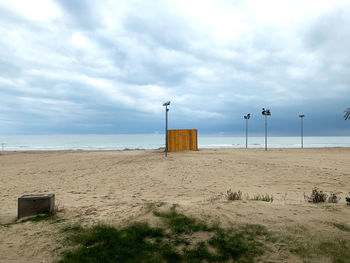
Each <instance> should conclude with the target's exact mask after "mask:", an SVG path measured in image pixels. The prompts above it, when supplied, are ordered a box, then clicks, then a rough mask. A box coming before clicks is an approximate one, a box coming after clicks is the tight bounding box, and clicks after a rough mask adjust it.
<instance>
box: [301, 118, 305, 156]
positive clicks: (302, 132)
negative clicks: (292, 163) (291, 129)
mask: <svg viewBox="0 0 350 263" xmlns="http://www.w3.org/2000/svg"><path fill="white" fill-rule="evenodd" d="M300 119H301V149H303V148H304V127H303V118H300Z"/></svg>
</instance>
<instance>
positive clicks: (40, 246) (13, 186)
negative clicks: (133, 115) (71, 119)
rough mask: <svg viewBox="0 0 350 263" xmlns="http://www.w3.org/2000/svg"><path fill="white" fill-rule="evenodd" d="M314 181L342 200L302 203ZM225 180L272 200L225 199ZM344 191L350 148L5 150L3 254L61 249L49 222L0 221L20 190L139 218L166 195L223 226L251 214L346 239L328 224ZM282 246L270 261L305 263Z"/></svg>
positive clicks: (18, 257) (340, 208)
mask: <svg viewBox="0 0 350 263" xmlns="http://www.w3.org/2000/svg"><path fill="white" fill-rule="evenodd" d="M315 186H317V187H319V189H321V190H323V191H325V192H326V193H328V194H329V193H330V191H334V192H338V193H339V194H338V195H339V196H340V197H341V200H340V201H339V202H338V203H337V204H328V203H327V204H317V205H316V204H311V203H307V202H305V200H304V193H306V194H307V195H310V193H311V190H312V189H313V188H314V187H315ZM228 189H232V190H233V191H238V190H240V191H242V193H243V195H249V196H250V197H252V196H253V195H256V194H266V193H267V194H270V195H273V197H274V200H273V202H272V203H268V202H259V201H247V200H245V201H234V202H228V201H226V200H225V199H224V198H223V196H222V195H220V194H221V193H226V191H227V190H228ZM349 191H350V148H322V149H269V150H268V151H267V152H265V151H264V150H263V149H201V150H199V151H198V152H170V153H169V154H168V157H167V158H166V157H164V153H163V152H162V151H161V150H129V151H93V152H88V151H52V152H4V153H2V154H1V155H0V224H2V226H0V262H27V263H29V262H53V261H55V260H57V256H58V255H59V253H58V252H59V251H60V249H62V242H63V241H62V237H61V235H60V232H59V230H58V229H57V227H55V225H54V224H48V223H37V224H34V223H31V222H26V223H22V224H13V225H4V224H9V223H13V222H15V220H16V216H17V199H18V197H20V196H21V195H24V194H39V193H54V194H55V195H56V204H57V205H58V209H59V212H58V214H57V215H58V217H59V218H63V219H66V221H67V222H83V223H84V224H95V223H99V222H102V223H109V224H115V225H120V224H125V223H126V222H130V221H132V220H138V219H139V218H142V215H143V214H144V211H145V209H146V207H147V205H148V204H150V203H156V202H165V203H168V204H173V203H176V204H179V205H180V207H179V209H181V211H182V212H184V213H185V214H188V215H193V216H196V217H199V218H204V217H205V218H209V219H210V220H213V221H215V220H216V221H219V222H221V223H222V224H223V225H229V224H230V223H254V224H262V225H265V226H266V227H267V228H268V229H269V230H271V231H276V232H278V233H283V232H285V233H287V232H288V231H294V230H295V229H302V231H304V232H307V233H310V235H313V233H319V235H321V236H330V235H341V236H342V237H344V238H346V239H348V240H350V232H341V230H339V229H337V228H334V226H332V225H331V223H332V222H336V223H339V224H346V225H350V224H349V223H348V220H349V218H350V206H347V205H346V202H345V197H346V196H349V194H348V192H349ZM279 249H280V248H278V247H273V248H271V251H270V252H269V253H270V260H271V262H301V261H300V259H298V258H297V257H294V256H293V255H292V254H290V255H287V254H288V253H287V254H286V255H281V253H280V252H279ZM57 251H58V252H57ZM286 256H289V259H287V260H286V261H283V260H282V258H283V257H286ZM320 262H323V261H322V260H321V261H320ZM324 262H328V261H324Z"/></svg>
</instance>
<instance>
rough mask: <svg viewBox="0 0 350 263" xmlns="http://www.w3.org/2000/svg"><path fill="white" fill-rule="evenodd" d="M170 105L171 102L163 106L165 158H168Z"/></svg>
mask: <svg viewBox="0 0 350 263" xmlns="http://www.w3.org/2000/svg"><path fill="white" fill-rule="evenodd" d="M169 105H170V101H167V102H164V103H163V106H165V156H168V111H169V109H168V106H169Z"/></svg>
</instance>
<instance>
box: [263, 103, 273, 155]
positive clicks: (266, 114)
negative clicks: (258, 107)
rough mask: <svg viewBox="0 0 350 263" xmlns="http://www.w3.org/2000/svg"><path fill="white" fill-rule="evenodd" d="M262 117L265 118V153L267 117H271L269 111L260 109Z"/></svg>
mask: <svg viewBox="0 0 350 263" xmlns="http://www.w3.org/2000/svg"><path fill="white" fill-rule="evenodd" d="M261 114H262V115H264V116H265V151H267V116H271V112H270V110H269V109H265V108H262V112H261Z"/></svg>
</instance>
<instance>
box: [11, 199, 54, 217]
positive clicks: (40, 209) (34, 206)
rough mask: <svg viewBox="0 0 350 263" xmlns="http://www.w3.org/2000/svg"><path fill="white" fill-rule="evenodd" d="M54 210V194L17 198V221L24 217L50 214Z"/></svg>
mask: <svg viewBox="0 0 350 263" xmlns="http://www.w3.org/2000/svg"><path fill="white" fill-rule="evenodd" d="M54 208H55V195H54V194H37V195H23V196H21V197H20V198H18V219H20V218H22V217H25V216H34V215H39V214H52V213H53V211H54Z"/></svg>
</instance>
